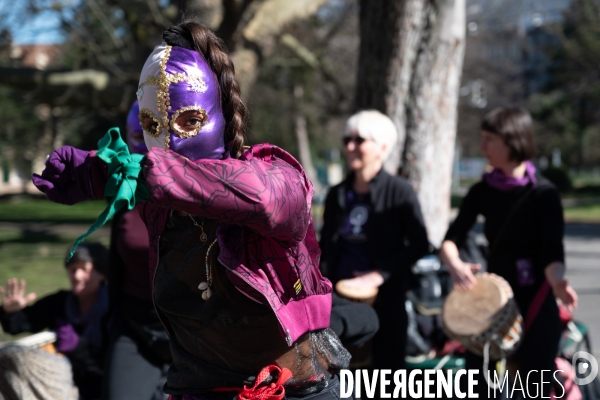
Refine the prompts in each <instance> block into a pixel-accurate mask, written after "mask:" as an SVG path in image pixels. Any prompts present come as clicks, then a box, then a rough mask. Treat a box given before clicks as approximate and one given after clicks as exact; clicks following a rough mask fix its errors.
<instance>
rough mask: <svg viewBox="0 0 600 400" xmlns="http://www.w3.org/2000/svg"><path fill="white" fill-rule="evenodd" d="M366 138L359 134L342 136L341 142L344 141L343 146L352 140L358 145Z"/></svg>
mask: <svg viewBox="0 0 600 400" xmlns="http://www.w3.org/2000/svg"><path fill="white" fill-rule="evenodd" d="M366 140H367V139H365V138H362V137H360V136H344V138H343V139H342V142H344V146H348V143H350V142H354V144H355V145H357V146H360V145H361V144H363V143H364V142H365V141H366Z"/></svg>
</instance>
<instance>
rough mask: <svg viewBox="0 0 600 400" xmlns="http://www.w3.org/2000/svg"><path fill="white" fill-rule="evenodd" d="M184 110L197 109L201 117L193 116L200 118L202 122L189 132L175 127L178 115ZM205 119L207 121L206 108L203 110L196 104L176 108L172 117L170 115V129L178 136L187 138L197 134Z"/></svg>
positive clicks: (204, 123)
mask: <svg viewBox="0 0 600 400" xmlns="http://www.w3.org/2000/svg"><path fill="white" fill-rule="evenodd" d="M186 111H198V112H199V113H200V115H201V118H198V117H195V118H198V119H201V120H202V123H201V124H200V126H199V127H198V128H196V129H194V130H191V131H189V132H186V131H182V130H180V129H177V128H176V127H175V123H176V122H177V118H178V117H179V115H180V114H182V113H184V112H186ZM207 121H208V114H206V110H203V109H201V108H200V107H197V106H189V107H182V108H180V109H179V110H177V112H175V114H173V117H171V129H173V132H174V133H175V134H176V135H177V136H179V137H180V138H186V139H187V138H191V137H192V136H196V135H197V134H198V132H200V130H201V129H202V128H203V127H204V125H206V122H207Z"/></svg>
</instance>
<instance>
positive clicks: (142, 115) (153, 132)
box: [139, 108, 162, 137]
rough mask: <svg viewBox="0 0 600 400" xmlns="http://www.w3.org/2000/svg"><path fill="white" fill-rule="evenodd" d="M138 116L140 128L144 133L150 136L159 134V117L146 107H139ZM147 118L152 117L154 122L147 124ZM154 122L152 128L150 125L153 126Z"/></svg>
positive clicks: (160, 128) (160, 130) (160, 127)
mask: <svg viewBox="0 0 600 400" xmlns="http://www.w3.org/2000/svg"><path fill="white" fill-rule="evenodd" d="M139 118H140V124H141V125H142V129H143V130H144V132H145V133H147V134H148V135H150V136H152V137H159V136H160V134H161V132H162V126H161V122H160V119H158V118H157V117H156V115H154V113H153V112H152V111H150V110H148V109H147V108H143V109H141V110H140V114H139ZM147 118H150V119H152V121H153V122H154V123H153V124H152V125H150V126H148V123H147V122H148V121H147ZM154 124H156V129H154V130H152V129H151V127H152V126H154Z"/></svg>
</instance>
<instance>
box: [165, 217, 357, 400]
mask: <svg viewBox="0 0 600 400" xmlns="http://www.w3.org/2000/svg"><path fill="white" fill-rule="evenodd" d="M198 223H201V222H200V221H198ZM216 226H217V224H216V222H215V221H205V222H204V231H205V232H206V233H207V234H208V240H207V241H206V242H202V241H201V240H200V230H199V228H196V227H195V226H194V225H193V223H192V221H191V219H190V218H189V217H187V216H177V215H172V216H171V217H170V219H169V221H168V223H167V226H166V229H165V231H164V232H163V234H162V236H161V241H160V248H159V255H160V256H159V263H158V267H157V269H156V276H155V278H154V296H155V302H156V306H157V308H158V310H159V312H160V315H161V317H163V316H164V317H166V318H165V319H164V322H165V325H166V327H167V330H168V331H169V335H170V344H171V354H172V357H173V364H172V365H171V367H170V368H169V372H168V375H167V384H166V385H165V392H167V393H170V394H175V395H182V394H198V393H207V392H209V391H210V390H212V389H213V388H216V387H220V388H223V387H225V388H241V387H242V385H243V384H248V382H250V381H251V380H250V378H251V377H253V376H256V375H257V374H258V373H259V372H260V370H261V369H262V368H264V367H266V366H268V365H272V364H277V365H280V366H285V367H287V368H289V369H290V370H292V373H293V374H294V381H295V382H296V383H298V384H299V385H300V386H302V384H303V381H304V382H306V384H307V386H308V388H309V389H310V388H314V389H315V390H317V389H322V387H324V386H325V385H326V384H327V381H328V380H329V372H328V370H330V369H332V370H334V369H336V368H340V367H343V365H344V362H343V361H339V360H338V359H337V357H339V356H340V355H341V356H342V357H344V356H345V355H344V354H341V353H343V352H345V350H344V349H343V348H342V347H341V343H339V339H337V337H336V336H335V334H333V333H331V334H328V333H324V332H328V331H329V332H330V330H328V329H327V330H323V331H321V332H310V333H308V334H305V335H303V336H302V337H300V339H298V341H297V342H296V343H294V345H293V346H292V347H288V346H287V344H286V342H285V340H284V339H283V337H282V336H281V334H280V332H279V323H278V321H277V317H276V316H275V314H274V313H273V311H272V309H271V308H270V307H269V306H267V305H264V304H260V303H257V302H256V301H254V300H251V299H250V298H249V297H247V296H245V295H244V294H242V293H241V292H240V291H239V290H237V289H236V288H235V287H234V286H233V284H232V283H231V282H230V281H229V279H228V278H227V274H228V273H230V272H226V270H225V269H224V268H225V267H224V266H223V265H222V264H220V263H219V261H218V260H217V258H216V255H217V254H218V245H216V247H213V248H212V250H211V253H210V258H209V263H210V271H211V272H210V273H211V275H212V279H213V282H214V286H213V294H212V297H210V299H209V300H208V301H205V300H203V299H202V291H201V290H199V288H198V285H199V284H200V283H201V282H205V281H206V278H207V276H206V266H205V260H206V253H207V249H208V247H209V246H210V244H211V243H212V242H213V241H214V240H215V237H216V235H215V230H216ZM326 337H327V338H328V340H329V342H328V343H331V342H335V344H336V345H337V346H339V349H336V350H334V351H331V352H329V353H327V354H325V353H322V352H318V351H317V350H316V349H317V348H319V349H325V348H329V349H330V350H333V348H332V347H331V346H328V345H327V343H325V342H324V338H326ZM309 380H311V381H310V382H307V381H309ZM321 383H322V384H323V385H321ZM319 385H321V386H319ZM286 386H287V385H286ZM286 390H287V389H286ZM309 391H310V390H309Z"/></svg>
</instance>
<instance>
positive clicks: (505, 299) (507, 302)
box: [442, 274, 523, 360]
mask: <svg viewBox="0 0 600 400" xmlns="http://www.w3.org/2000/svg"><path fill="white" fill-rule="evenodd" d="M475 278H476V279H477V283H476V284H475V287H474V288H473V289H471V290H468V291H463V290H461V291H458V290H454V291H452V292H451V293H450V294H449V295H448V297H447V298H446V301H445V302H444V307H443V310H442V322H443V327H444V331H445V332H446V334H447V335H448V336H449V337H450V338H452V339H454V340H457V341H459V342H460V343H461V344H462V345H463V346H465V347H466V348H467V349H468V350H470V351H471V352H473V353H475V354H477V355H479V356H484V353H485V347H486V345H488V346H489V347H488V352H487V353H488V356H489V358H490V359H494V360H499V359H502V358H505V357H507V356H508V355H510V354H511V353H512V352H514V351H515V350H516V349H517V347H518V345H519V342H520V340H521V336H522V322H523V318H522V317H521V313H520V312H519V308H518V306H517V303H516V302H515V300H514V298H513V297H514V296H513V292H512V289H511V288H510V285H509V284H508V282H506V281H505V280H504V279H503V278H502V277H500V276H498V275H495V274H480V275H476V276H475Z"/></svg>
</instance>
